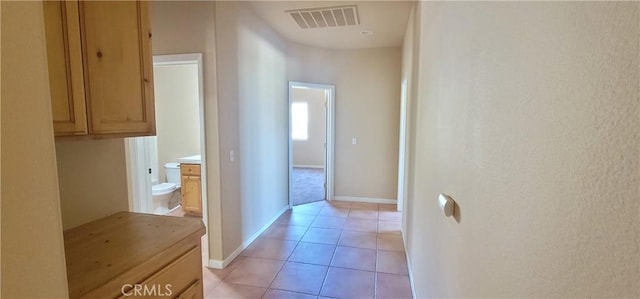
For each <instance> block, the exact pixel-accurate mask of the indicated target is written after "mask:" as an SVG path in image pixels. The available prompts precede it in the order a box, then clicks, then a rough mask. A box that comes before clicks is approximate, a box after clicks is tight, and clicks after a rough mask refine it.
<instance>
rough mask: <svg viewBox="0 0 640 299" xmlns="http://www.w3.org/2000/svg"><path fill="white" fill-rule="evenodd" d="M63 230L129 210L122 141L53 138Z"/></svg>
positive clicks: (116, 139) (117, 139)
mask: <svg viewBox="0 0 640 299" xmlns="http://www.w3.org/2000/svg"><path fill="white" fill-rule="evenodd" d="M56 153H57V162H58V179H59V184H60V199H61V200H60V201H61V206H62V224H63V226H64V228H65V229H68V228H72V227H76V226H78V225H81V224H84V223H87V222H91V221H93V220H96V219H99V218H102V217H105V216H109V215H111V214H113V213H116V212H120V211H128V210H129V200H128V191H127V169H126V163H125V149H124V142H123V140H122V139H121V138H115V139H104V140H82V141H68V140H57V141H56Z"/></svg>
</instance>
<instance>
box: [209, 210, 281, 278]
mask: <svg viewBox="0 0 640 299" xmlns="http://www.w3.org/2000/svg"><path fill="white" fill-rule="evenodd" d="M288 209H289V205H287V206H286V207H284V208H283V209H282V210H281V211H280V212H278V213H277V214H276V216H274V217H273V218H271V219H270V220H269V221H267V223H266V224H265V225H263V226H262V227H261V228H260V229H259V230H258V231H257V232H255V233H254V234H253V235H251V237H249V238H248V239H247V240H246V241H244V242H242V244H241V245H240V246H238V248H236V250H234V251H233V252H232V253H231V254H230V255H229V256H228V257H227V258H225V259H224V260H222V261H221V260H211V259H210V260H209V262H208V265H207V266H209V268H214V269H224V268H225V267H226V266H228V265H229V264H230V263H231V262H233V260H234V259H235V258H236V257H238V255H240V253H241V252H242V251H243V250H244V249H245V248H247V247H249V245H251V243H253V241H255V240H256V239H257V238H258V237H259V236H260V235H261V234H262V233H264V231H266V230H267V228H269V226H271V225H272V224H273V223H274V222H276V220H278V218H280V216H282V214H284V212H286V211H287V210H288Z"/></svg>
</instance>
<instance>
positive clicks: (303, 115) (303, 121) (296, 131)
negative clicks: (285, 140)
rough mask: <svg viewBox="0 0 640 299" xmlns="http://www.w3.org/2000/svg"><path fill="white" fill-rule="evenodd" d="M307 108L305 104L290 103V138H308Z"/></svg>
mask: <svg viewBox="0 0 640 299" xmlns="http://www.w3.org/2000/svg"><path fill="white" fill-rule="evenodd" d="M308 131H309V108H308V105H307V103H301V102H296V103H291V138H292V139H293V140H307V139H308V138H309V132H308Z"/></svg>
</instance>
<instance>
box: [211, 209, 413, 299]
mask: <svg viewBox="0 0 640 299" xmlns="http://www.w3.org/2000/svg"><path fill="white" fill-rule="evenodd" d="M400 219H401V215H400V213H399V212H396V211H395V205H384V204H371V203H350V202H332V203H331V204H330V203H328V202H325V201H321V202H315V203H310V204H305V205H301V206H297V207H294V208H293V210H292V211H287V213H285V214H283V215H282V217H280V218H279V219H278V220H277V221H276V223H274V224H273V225H272V226H271V227H270V228H269V229H267V230H266V231H265V232H264V233H263V234H262V235H261V236H260V237H259V238H258V239H256V240H255V241H254V242H253V244H251V246H249V247H248V248H247V249H245V250H244V251H243V252H242V253H241V254H240V256H238V257H237V258H236V259H235V260H234V261H233V262H232V263H231V264H230V265H229V266H228V267H227V268H225V269H223V270H217V269H209V268H204V273H203V280H204V294H205V298H283V299H288V298H301V299H302V298H411V288H410V285H409V277H408V274H407V262H406V260H405V253H404V246H403V242H402V236H401V234H400Z"/></svg>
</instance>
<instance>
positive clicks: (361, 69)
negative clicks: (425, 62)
mask: <svg viewBox="0 0 640 299" xmlns="http://www.w3.org/2000/svg"><path fill="white" fill-rule="evenodd" d="M288 45H289V46H288V51H287V78H288V80H291V81H301V82H311V83H322V84H332V85H335V87H336V100H335V104H336V112H335V114H336V121H335V132H336V135H335V145H334V150H335V161H334V163H335V176H334V177H335V195H336V196H354V197H372V198H385V199H395V198H396V195H397V180H398V177H397V175H398V130H399V127H398V124H399V122H400V80H401V78H400V69H401V48H399V47H398V48H375V49H358V50H327V49H321V48H314V47H309V46H304V45H300V44H295V43H288ZM353 137H356V138H357V139H358V144H357V145H352V144H351V138H353Z"/></svg>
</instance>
